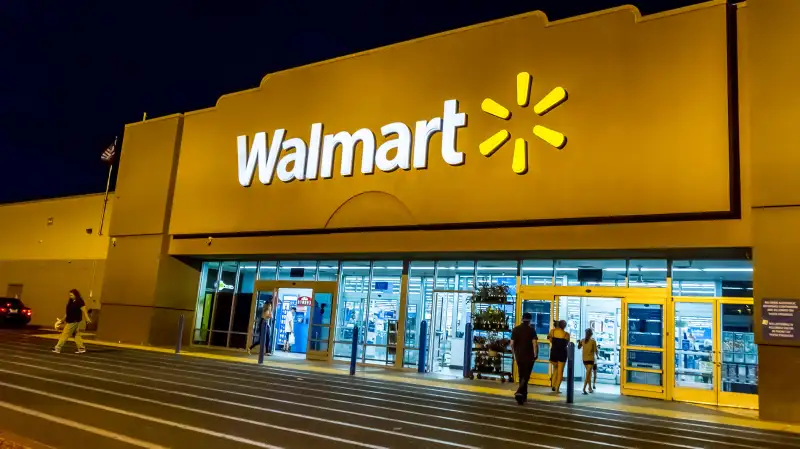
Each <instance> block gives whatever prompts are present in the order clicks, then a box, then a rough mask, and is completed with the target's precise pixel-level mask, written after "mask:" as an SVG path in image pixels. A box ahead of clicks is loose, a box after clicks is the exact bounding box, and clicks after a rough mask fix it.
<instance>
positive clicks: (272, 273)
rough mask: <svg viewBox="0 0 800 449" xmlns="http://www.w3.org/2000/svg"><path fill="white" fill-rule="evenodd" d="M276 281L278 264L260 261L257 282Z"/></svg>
mask: <svg viewBox="0 0 800 449" xmlns="http://www.w3.org/2000/svg"><path fill="white" fill-rule="evenodd" d="M277 279H278V262H276V261H261V262H259V263H258V280H259V281H274V280H277Z"/></svg>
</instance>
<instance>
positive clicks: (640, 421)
mask: <svg viewBox="0 0 800 449" xmlns="http://www.w3.org/2000/svg"><path fill="white" fill-rule="evenodd" d="M32 346H35V347H36V348H37V349H39V350H43V348H42V347H41V345H35V344H32ZM117 358H118V354H115V355H114V362H118V360H116V359H117ZM93 359H96V360H103V361H107V360H108V359H107V358H103V357H93ZM146 359H147V360H148V361H149V360H150V358H149V357H148V358H146ZM86 363H89V364H97V365H114V366H115V367H118V366H117V364H116V363H113V364H112V363H105V364H103V363H97V362H91V361H86ZM120 363H123V364H126V365H133V366H150V367H153V365H151V364H147V363H145V362H139V363H126V362H120ZM172 365H174V366H185V365H187V364H186V363H175V364H172ZM87 369H91V368H87ZM126 369H132V370H139V371H146V372H150V371H151V370H145V369H143V368H128V367H126ZM158 369H159V370H162V374H164V375H167V376H175V377H178V376H177V375H170V374H168V373H163V371H164V370H166V371H175V372H178V373H181V374H180V377H181V378H184V379H185V378H190V379H195V380H200V381H203V382H212V383H219V384H225V385H226V386H229V382H217V381H213V380H209V379H208V377H209V376H211V377H217V378H223V379H232V380H236V381H237V382H241V377H240V376H237V377H232V376H218V375H213V374H209V373H207V372H202V373H199V374H201V375H203V376H204V377H202V378H196V377H195V378H192V377H190V376H187V375H186V373H187V372H195V371H191V370H186V369H182V370H177V369H173V368H158ZM215 371H217V370H215ZM250 382H251V383H259V384H265V385H269V386H280V387H281V388H293V389H298V390H307V391H312V392H316V390H315V389H309V388H307V387H297V386H293V385H279V384H277V383H275V382H263V381H259V380H251V381H250ZM286 382H289V383H300V384H301V385H307V383H306V382H297V381H292V380H286ZM332 388H339V389H344V390H352V391H358V392H362V393H363V392H364V390H363V389H357V388H348V387H332ZM263 390H265V391H271V390H270V389H263ZM276 391H281V390H276ZM326 393H328V394H332V395H340V396H348V397H357V398H362V399H365V400H370V401H385V402H389V403H392V404H403V405H409V406H414V407H423V408H429V409H437V410H441V411H450V412H453V413H461V414H471V415H476V416H483V415H484V414H485V408H484V407H475V406H473V405H470V404H463V403H454V402H448V401H442V400H441V399H440V398H436V399H433V400H434V401H437V402H439V403H443V404H449V405H453V406H458V407H465V408H479V409H480V411H481V413H475V412H468V411H465V410H453V409H446V408H441V407H432V406H427V405H422V404H418V403H407V402H403V401H397V400H396V399H392V400H388V399H380V398H375V397H364V396H360V395H354V394H348V393H342V392H336V391H328V392H326ZM373 394H378V395H380V394H381V393H379V392H373ZM385 395H386V396H392V395H389V394H385ZM415 398H416V397H415ZM320 399H323V400H332V399H330V398H320ZM334 401H335V400H334ZM500 405H501V406H502V405H505V404H500ZM537 407H540V404H538V403H537ZM382 408H387V407H382ZM507 408H509V411H508V412H506V411H503V410H498V411H499V412H501V413H506V414H513V415H518V416H524V417H528V418H531V417H544V418H547V419H551V420H560V421H566V422H576V421H575V420H572V419H566V418H557V417H553V416H551V415H544V414H541V413H539V414H536V413H519V412H511V411H510V409H515V410H519V408H518V406H508V407H507ZM540 408H541V407H540ZM553 408H554V409H555V410H553V412H552V413H553V414H558V415H565V416H570V417H581V418H588V419H594V420H598V419H599V420H604V421H612V422H615V423H631V424H636V425H642V424H647V423H646V422H643V421H646V420H649V418H646V417H642V416H638V415H631V414H628V415H622V414H621V415H619V417H626V418H628V417H630V418H635V419H636V421H635V422H632V421H626V420H623V419H610V418H602V417H598V416H596V411H597V410H599V409H593V408H588V407H586V408H584V410H592V413H593V414H592V415H585V414H575V413H565V412H564V411H562V410H566V411H568V410H569V409H568V408H566V407H558V406H554V407H553ZM389 409H391V408H389ZM392 410H396V411H399V412H406V413H412V414H413V413H414V412H409V411H408V410H404V409H392ZM496 418H499V419H503V420H506V421H515V422H525V423H529V424H532V425H539V423H531V422H529V421H522V420H519V419H513V418H507V417H496ZM658 421H663V422H664V423H668V424H671V425H673V426H681V427H676V428H671V427H669V426H660V427H659V428H660V429H664V428H669V429H672V430H677V431H680V432H682V435H683V436H680V435H675V434H666V433H663V432H655V431H648V430H642V429H627V428H624V427H619V426H614V425H608V424H600V423H588V422H581V423H582V424H588V425H597V426H603V427H607V428H617V429H622V430H631V431H635V432H639V433H650V434H655V435H661V436H667V437H671V438H683V439H688V440H695V441H703V442H705V441H707V435H717V436H721V437H728V438H730V437H736V438H740V439H743V440H751V441H756V442H759V443H760V442H762V441H764V439H763V438H761V439H755V438H747V437H740V436H738V435H736V436H734V435H731V433H730V431H736V430H738V429H737V428H729V427H723V426H712V425H706V426H705V427H707V428H712V429H715V430H722V431H725V432H728V433H709V432H700V431H697V430H689V429H686V428H685V427H683V426H682V425H686V424H689V425H693V423H694V421H690V422H688V423H687V421H683V420H676V421H672V420H667V419H663V420H658ZM551 426H552V425H551ZM701 426H702V425H701ZM554 427H559V428H561V427H560V426H554ZM687 431H689V432H692V433H697V434H701V435H704V436H705V437H703V438H694V437H688V436H685V433H687ZM746 433H757V434H759V435H764V436H771V437H783V435H776V434H775V433H771V434H770V433H761V432H746ZM600 434H602V433H600ZM785 438H787V439H792V438H791V437H790V436H786V437H785ZM772 442H773V443H775V444H779V445H784V446H792V447H800V446H798V445H794V444H790V443H785V442H780V441H772ZM659 443H660V444H665V443H662V442H659ZM723 444H729V443H723ZM729 445H730V444H729ZM733 445H736V444H733ZM739 446H743V447H752V446H747V445H739Z"/></svg>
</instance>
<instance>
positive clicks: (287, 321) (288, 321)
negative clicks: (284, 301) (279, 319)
mask: <svg viewBox="0 0 800 449" xmlns="http://www.w3.org/2000/svg"><path fill="white" fill-rule="evenodd" d="M295 312H297V307H292V310H287V311H286V313H285V314H284V315H283V331H284V332H285V333H286V340H285V342H284V344H283V350H284V351H285V352H289V351H290V350H291V349H292V343H294V342H293V341H291V340H293V338H292V336H293V334H294V314H295Z"/></svg>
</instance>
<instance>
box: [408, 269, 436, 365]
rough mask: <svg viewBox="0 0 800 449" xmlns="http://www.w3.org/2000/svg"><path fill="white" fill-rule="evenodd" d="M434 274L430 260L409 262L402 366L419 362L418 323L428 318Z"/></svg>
mask: <svg viewBox="0 0 800 449" xmlns="http://www.w3.org/2000/svg"><path fill="white" fill-rule="evenodd" d="M434 275H435V271H434V262H432V261H430V262H411V263H410V264H409V269H408V295H407V309H406V334H405V350H404V351H403V366H405V367H416V366H418V363H419V344H420V342H419V338H418V336H419V332H420V323H422V321H423V320H425V319H428V320H430V307H431V303H432V302H433V281H434ZM429 332H430V331H429Z"/></svg>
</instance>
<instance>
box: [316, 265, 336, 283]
mask: <svg viewBox="0 0 800 449" xmlns="http://www.w3.org/2000/svg"><path fill="white" fill-rule="evenodd" d="M317 280H318V281H337V280H339V262H337V261H335V260H323V261H320V263H319V270H318V271H317Z"/></svg>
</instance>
